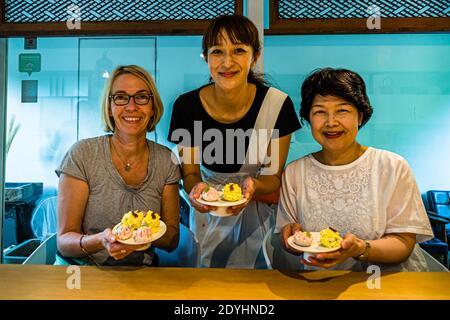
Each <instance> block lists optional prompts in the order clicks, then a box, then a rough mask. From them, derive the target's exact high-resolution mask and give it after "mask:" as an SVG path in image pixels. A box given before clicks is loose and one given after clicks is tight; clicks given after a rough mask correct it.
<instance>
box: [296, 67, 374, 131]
mask: <svg viewBox="0 0 450 320" xmlns="http://www.w3.org/2000/svg"><path fill="white" fill-rule="evenodd" d="M316 95H321V96H335V97H339V98H342V99H344V100H345V101H348V102H350V103H351V104H352V105H354V106H355V107H356V108H357V109H358V111H359V112H361V113H362V115H363V116H362V122H361V125H360V126H359V128H361V127H362V126H364V125H365V124H366V123H367V121H369V119H370V117H371V116H372V113H373V108H372V106H371V105H370V101H369V97H368V96H367V93H366V84H365V83H364V80H363V78H362V77H361V76H360V75H359V74H357V73H356V72H354V71H351V70H347V69H334V68H323V69H317V70H315V71H313V72H312V73H311V74H310V75H309V76H308V77H307V78H306V79H305V81H303V84H302V88H301V97H302V102H301V103H300V118H301V119H302V122H303V120H306V121H307V122H308V123H309V122H310V121H309V113H310V111H311V106H312V102H313V100H314V97H315V96H316Z"/></svg>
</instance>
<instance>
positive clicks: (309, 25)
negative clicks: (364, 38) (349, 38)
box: [268, 0, 450, 34]
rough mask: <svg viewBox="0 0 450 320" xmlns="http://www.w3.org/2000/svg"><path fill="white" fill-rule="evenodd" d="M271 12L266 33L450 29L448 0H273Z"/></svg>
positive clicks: (449, 5)
mask: <svg viewBox="0 0 450 320" xmlns="http://www.w3.org/2000/svg"><path fill="white" fill-rule="evenodd" d="M270 13H271V23H270V29H269V31H268V33H269V34H293V33H300V34H301V33H305V34H308V33H383V32H422V31H449V30H450V0H427V1H426V0H345V1H343V0H273V1H271V12H270ZM374 19H378V25H377V26H378V27H376V28H375V27H373V28H369V26H368V24H369V25H370V24H371V23H373V25H375V23H374ZM368 20H370V22H369V23H368Z"/></svg>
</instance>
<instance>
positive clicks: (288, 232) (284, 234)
mask: <svg viewBox="0 0 450 320" xmlns="http://www.w3.org/2000/svg"><path fill="white" fill-rule="evenodd" d="M297 231H302V226H301V225H300V223H289V224H287V225H285V226H284V227H283V229H281V236H280V241H281V245H282V246H283V248H284V249H285V250H286V251H288V252H290V253H292V254H294V255H296V256H299V255H301V254H303V252H300V251H297V250H295V249H294V248H292V247H291V246H290V245H289V244H288V241H287V239H288V238H289V237H290V236H292V235H294V233H295V232H297Z"/></svg>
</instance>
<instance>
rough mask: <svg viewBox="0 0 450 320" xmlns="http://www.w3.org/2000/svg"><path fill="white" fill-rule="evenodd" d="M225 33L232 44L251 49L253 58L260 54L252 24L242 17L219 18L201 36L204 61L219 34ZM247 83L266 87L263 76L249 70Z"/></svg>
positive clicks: (218, 38) (256, 30)
mask: <svg viewBox="0 0 450 320" xmlns="http://www.w3.org/2000/svg"><path fill="white" fill-rule="evenodd" d="M222 31H226V32H227V34H228V36H229V37H230V40H231V41H232V42H233V43H243V44H245V45H248V46H250V47H252V49H253V57H254V58H256V57H258V56H259V55H260V53H261V43H260V42H259V35H258V29H256V26H255V25H254V24H253V22H252V21H251V20H250V19H248V18H247V17H244V16H242V15H238V14H236V15H230V16H219V17H217V18H215V19H214V20H212V21H211V23H210V24H209V26H208V28H207V29H206V30H205V33H204V34H203V40H202V54H203V57H204V58H205V60H207V59H208V49H209V48H211V47H212V46H215V45H217V44H218V43H220V37H221V32H222ZM247 81H248V82H250V83H253V84H256V85H267V84H268V83H267V81H265V80H264V76H263V74H261V73H256V72H255V71H253V70H250V72H249V74H248V76H247Z"/></svg>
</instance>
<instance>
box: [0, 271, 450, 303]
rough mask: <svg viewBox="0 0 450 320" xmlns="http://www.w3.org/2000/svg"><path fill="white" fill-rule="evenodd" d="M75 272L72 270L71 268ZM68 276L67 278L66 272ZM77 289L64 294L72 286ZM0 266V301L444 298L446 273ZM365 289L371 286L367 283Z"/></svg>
mask: <svg viewBox="0 0 450 320" xmlns="http://www.w3.org/2000/svg"><path fill="white" fill-rule="evenodd" d="M75 268H78V267H75ZM68 272H69V273H68ZM76 272H79V278H78V279H79V280H80V281H79V284H80V289H76V288H75V289H69V288H68V286H67V284H68V283H69V286H70V285H71V286H72V287H73V286H74V285H75V286H76V284H77V281H76V279H77V278H76V274H77V273H76ZM369 276H370V274H366V273H363V272H349V271H312V272H294V271H292V272H291V271H278V270H237V269H190V268H137V269H136V268H134V269H133V268H110V267H104V268H98V267H79V269H78V271H75V273H74V271H73V270H72V271H71V270H70V269H67V267H62V266H48V265H0V299H44V300H46V299H165V300H186V299H187V300H190V299H201V300H208V299H215V300H228V299H244V300H247V299H257V300H259V299H263V300H265V299H271V300H272V299H370V300H372V299H449V300H450V273H437V272H423V273H419V272H402V273H386V274H382V276H381V278H380V279H379V280H380V289H376V288H373V289H369V288H368V282H367V281H368V277H369ZM369 284H372V285H373V284H374V283H373V282H372V281H370V280H369Z"/></svg>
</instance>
